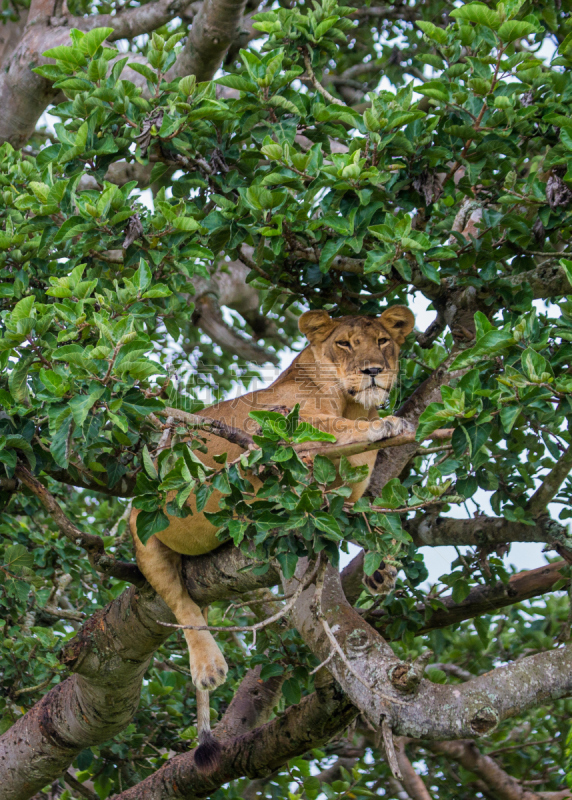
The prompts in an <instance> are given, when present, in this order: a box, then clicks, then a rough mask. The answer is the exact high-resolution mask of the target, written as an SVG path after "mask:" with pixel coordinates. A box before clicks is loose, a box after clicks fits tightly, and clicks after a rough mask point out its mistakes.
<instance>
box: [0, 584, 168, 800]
mask: <svg viewBox="0 0 572 800" xmlns="http://www.w3.org/2000/svg"><path fill="white" fill-rule="evenodd" d="M170 619H172V616H171V612H170V611H169V609H168V608H167V607H166V606H165V604H164V603H163V602H162V601H161V600H158V599H157V598H156V596H155V595H154V593H145V594H141V593H139V592H138V591H137V590H135V589H129V590H127V591H126V592H124V593H123V594H122V595H121V596H120V597H119V598H118V599H117V600H114V601H113V602H112V603H110V604H109V605H108V606H107V607H106V608H104V609H103V610H101V611H99V612H97V613H96V614H95V615H94V616H93V617H92V618H91V619H90V620H88V621H87V622H86V624H85V625H84V626H83V627H82V629H81V631H80V632H79V633H78V635H77V636H76V637H75V638H74V639H72V640H71V641H70V642H68V644H67V645H66V646H65V647H64V649H63V650H62V653H61V656H60V658H61V660H62V661H63V662H64V664H66V665H67V666H68V667H69V668H70V669H72V670H73V671H74V672H75V673H76V674H74V675H72V676H71V677H69V678H67V679H66V680H64V681H62V683H60V684H58V685H57V686H55V687H54V688H53V689H52V690H51V691H49V692H48V693H47V694H46V695H45V696H44V697H43V698H42V699H41V700H40V701H39V702H38V703H36V705H35V706H34V707H33V708H32V709H31V710H30V711H29V712H28V713H27V714H25V715H24V716H23V717H21V718H20V719H18V720H17V721H16V722H15V723H14V725H13V726H12V727H11V728H9V730H8V731H6V733H4V734H3V736H1V737H0V772H1V773H2V800H28V798H29V797H31V796H32V795H33V794H35V792H37V791H39V790H40V789H41V788H42V787H43V786H45V785H46V783H48V782H49V781H51V780H55V779H56V778H57V777H59V776H60V775H61V774H62V772H64V770H66V769H67V767H68V766H69V765H70V764H71V762H72V761H73V759H74V758H75V757H76V756H77V755H78V753H80V752H81V751H82V750H83V749H84V748H86V747H88V746H90V745H93V744H97V743H99V742H104V741H106V740H107V739H110V738H111V737H113V736H115V735H116V734H117V733H119V731H121V730H122V729H123V728H124V727H125V726H126V725H127V724H128V723H129V721H130V720H131V718H132V717H133V714H134V713H135V711H136V710H137V706H138V703H139V693H140V689H141V681H142V679H143V675H144V673H145V671H146V669H147V666H148V664H149V660H150V658H151V656H152V654H153V652H154V651H155V650H156V649H157V647H158V646H159V645H160V644H161V643H162V642H163V641H164V640H165V639H166V638H167V636H168V635H169V634H168V632H167V630H166V629H165V628H163V627H161V626H160V625H159V624H158V622H157V620H170Z"/></svg>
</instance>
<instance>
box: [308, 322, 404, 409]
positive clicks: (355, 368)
mask: <svg viewBox="0 0 572 800" xmlns="http://www.w3.org/2000/svg"><path fill="white" fill-rule="evenodd" d="M414 323H415V318H414V316H413V314H412V313H411V311H410V310H409V309H408V308H406V307H405V306H391V307H390V308H388V309H387V310H386V311H384V312H383V314H381V316H379V317H340V318H338V319H331V317H330V316H329V314H328V313H327V312H326V311H307V312H306V313H305V314H302V316H301V317H300V320H299V323H298V325H299V328H300V331H301V332H302V333H303V334H304V335H305V336H306V337H307V338H308V341H309V342H310V345H311V347H312V349H313V351H314V355H315V357H316V361H317V363H319V364H320V367H321V368H325V370H324V374H321V377H322V378H326V379H328V378H329V379H331V378H334V379H335V381H336V384H337V387H338V389H339V390H340V391H341V392H342V394H343V395H344V397H345V398H346V399H347V400H349V399H352V400H353V401H354V402H356V403H359V404H360V405H362V406H363V407H364V408H366V409H370V408H373V407H375V406H379V405H381V404H382V403H384V402H385V400H386V399H387V397H388V395H389V391H390V389H391V387H392V385H393V383H394V381H395V379H396V377H397V373H398V369H399V348H400V346H401V345H402V344H403V342H404V340H405V337H406V336H407V334H408V333H409V332H410V331H411V330H412V329H413V325H414Z"/></svg>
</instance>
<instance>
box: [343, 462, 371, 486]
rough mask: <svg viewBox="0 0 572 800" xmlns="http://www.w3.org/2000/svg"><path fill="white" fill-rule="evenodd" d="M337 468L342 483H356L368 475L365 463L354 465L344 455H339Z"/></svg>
mask: <svg viewBox="0 0 572 800" xmlns="http://www.w3.org/2000/svg"><path fill="white" fill-rule="evenodd" d="M338 469H339V472H340V478H341V479H342V480H343V482H344V483H358V481H363V480H365V479H366V478H367V476H368V475H369V467H368V466H367V465H366V464H363V465H360V466H357V467H354V466H353V465H352V463H351V461H349V459H347V458H346V457H345V456H342V457H341V459H340V465H339V467H338Z"/></svg>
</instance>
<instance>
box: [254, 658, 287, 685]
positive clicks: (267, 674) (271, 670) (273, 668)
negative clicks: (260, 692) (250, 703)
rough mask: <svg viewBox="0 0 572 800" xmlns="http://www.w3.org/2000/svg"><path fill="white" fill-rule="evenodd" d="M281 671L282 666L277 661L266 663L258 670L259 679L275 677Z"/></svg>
mask: <svg viewBox="0 0 572 800" xmlns="http://www.w3.org/2000/svg"><path fill="white" fill-rule="evenodd" d="M283 673H284V667H283V666H282V664H278V663H277V662H274V663H273V664H266V665H265V666H264V667H262V669H261V670H260V680H262V681H267V680H268V678H275V677H277V676H278V675H282V674H283Z"/></svg>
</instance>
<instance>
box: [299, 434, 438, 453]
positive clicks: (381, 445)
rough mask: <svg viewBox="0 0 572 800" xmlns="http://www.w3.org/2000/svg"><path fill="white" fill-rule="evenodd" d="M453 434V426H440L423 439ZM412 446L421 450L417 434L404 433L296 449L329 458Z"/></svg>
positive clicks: (433, 438) (317, 444) (318, 444)
mask: <svg viewBox="0 0 572 800" xmlns="http://www.w3.org/2000/svg"><path fill="white" fill-rule="evenodd" d="M452 435H453V428H439V429H438V430H436V431H433V433H430V434H429V436H427V437H425V438H424V439H423V440H422V441H427V440H428V439H431V440H436V441H444V440H448V439H450V438H451V436H452ZM404 445H406V446H410V447H414V448H415V452H417V451H418V450H419V445H420V442H419V441H418V440H417V439H416V438H415V434H403V435H401V436H392V437H391V438H387V439H380V440H378V441H377V442H370V443H369V444H364V443H363V442H349V443H348V444H343V445H339V444H335V443H332V444H324V442H304V444H303V445H296V446H295V450H296V451H297V452H298V453H299V455H308V456H312V457H314V456H317V455H323V456H328V457H329V458H341V457H342V456H346V457H347V456H353V455H356V454H358V453H368V452H371V451H372V450H386V449H387V448H388V447H402V446H404Z"/></svg>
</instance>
